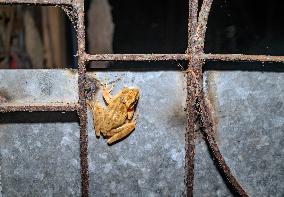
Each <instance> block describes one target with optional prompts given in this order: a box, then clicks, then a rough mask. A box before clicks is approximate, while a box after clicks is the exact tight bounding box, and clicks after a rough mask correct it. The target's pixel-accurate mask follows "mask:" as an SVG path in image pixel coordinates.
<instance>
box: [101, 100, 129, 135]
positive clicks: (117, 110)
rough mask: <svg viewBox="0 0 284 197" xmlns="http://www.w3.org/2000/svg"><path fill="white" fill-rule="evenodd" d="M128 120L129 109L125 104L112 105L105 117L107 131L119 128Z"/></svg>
mask: <svg viewBox="0 0 284 197" xmlns="http://www.w3.org/2000/svg"><path fill="white" fill-rule="evenodd" d="M126 118H127V108H126V106H125V105H124V104H117V103H116V104H115V103H113V104H110V105H109V106H108V107H107V112H106V115H105V123H106V125H105V126H106V128H105V131H110V130H111V129H114V128H117V127H119V126H121V125H123V124H124V123H125V121H126Z"/></svg>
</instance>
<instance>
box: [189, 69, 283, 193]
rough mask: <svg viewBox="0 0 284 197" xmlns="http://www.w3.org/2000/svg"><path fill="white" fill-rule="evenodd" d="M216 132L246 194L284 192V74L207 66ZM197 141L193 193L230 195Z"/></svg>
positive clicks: (229, 163)
mask: <svg viewBox="0 0 284 197" xmlns="http://www.w3.org/2000/svg"><path fill="white" fill-rule="evenodd" d="M208 79H209V93H210V94H211V102H212V103H213V104H214V105H215V117H216V121H217V123H218V124H217V130H218V131H217V138H218V140H219V141H218V142H219V145H220V149H221V152H222V153H223V155H224V157H225V159H226V161H227V163H228V165H229V166H230V168H231V170H232V171H233V173H234V174H235V175H236V177H237V178H238V180H239V181H240V183H241V184H242V185H243V186H244V187H245V189H246V190H247V191H248V193H249V194H250V195H251V196H283V195H284V186H283V182H284V173H283V169H284V151H283V150H284V144H283V139H284V133H283V131H284V106H283V101H284V74H283V73H273V72H269V73H263V72H245V71H227V72H226V71H224V72H210V74H209V77H208ZM206 149H207V148H206V145H205V144H204V143H203V142H202V141H199V143H198V145H197V149H196V169H195V172H196V175H195V185H194V187H195V188H194V194H195V196H229V195H230V193H229V192H228V189H227V188H226V187H225V186H224V183H223V181H222V179H221V178H220V176H219V175H218V173H217V172H216V169H215V167H213V165H212V160H211V158H210V156H209V154H208V152H207V150H206Z"/></svg>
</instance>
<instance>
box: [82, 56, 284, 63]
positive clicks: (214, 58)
mask: <svg viewBox="0 0 284 197" xmlns="http://www.w3.org/2000/svg"><path fill="white" fill-rule="evenodd" d="M190 57H191V54H97V55H90V54H85V55H84V58H85V60H86V61H168V60H189V58H190ZM198 58H200V59H204V60H207V61H249V62H281V63H284V56H270V55H244V54H202V55H198Z"/></svg>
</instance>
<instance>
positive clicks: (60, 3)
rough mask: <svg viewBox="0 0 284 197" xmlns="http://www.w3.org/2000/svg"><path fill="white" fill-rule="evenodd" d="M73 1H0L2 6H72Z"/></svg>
mask: <svg viewBox="0 0 284 197" xmlns="http://www.w3.org/2000/svg"><path fill="white" fill-rule="evenodd" d="M73 2H74V1H73V0H0V4H33V5H72V4H73Z"/></svg>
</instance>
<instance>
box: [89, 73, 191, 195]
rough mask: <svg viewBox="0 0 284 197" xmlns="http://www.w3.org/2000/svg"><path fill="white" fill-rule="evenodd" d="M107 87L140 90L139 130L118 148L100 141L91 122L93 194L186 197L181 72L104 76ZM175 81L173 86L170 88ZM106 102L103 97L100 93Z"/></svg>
mask: <svg viewBox="0 0 284 197" xmlns="http://www.w3.org/2000/svg"><path fill="white" fill-rule="evenodd" d="M96 77H97V78H98V79H100V81H101V82H104V81H105V82H109V81H117V80H118V81H117V82H116V83H115V88H114V91H113V93H114V94H115V93H117V92H118V91H119V90H120V89H121V88H122V87H123V86H128V87H133V86H134V87H138V88H139V89H140V91H141V97H140V100H139V103H138V106H137V113H138V118H137V127H136V129H135V131H134V132H133V133H132V134H131V135H130V136H129V137H127V138H126V139H125V140H123V141H121V142H120V143H117V144H115V145H112V146H108V145H107V144H106V141H105V140H104V139H102V138H100V139H96V137H95V135H94V131H93V129H92V128H93V126H92V119H91V118H89V162H90V165H89V166H90V169H89V172H90V191H91V193H92V195H93V196H113V195H115V196H182V194H183V192H184V189H185V186H184V176H185V170H184V157H185V149H184V145H185V139H184V134H185V127H184V125H185V119H186V116H185V112H184V107H185V91H184V90H185V86H184V85H185V84H184V77H183V74H182V73H180V72H173V71H171V72H170V71H169V72H151V73H146V72H108V73H98V74H97V76H96ZM165 82H170V83H165ZM96 96H97V97H101V92H99V93H98V94H96Z"/></svg>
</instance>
